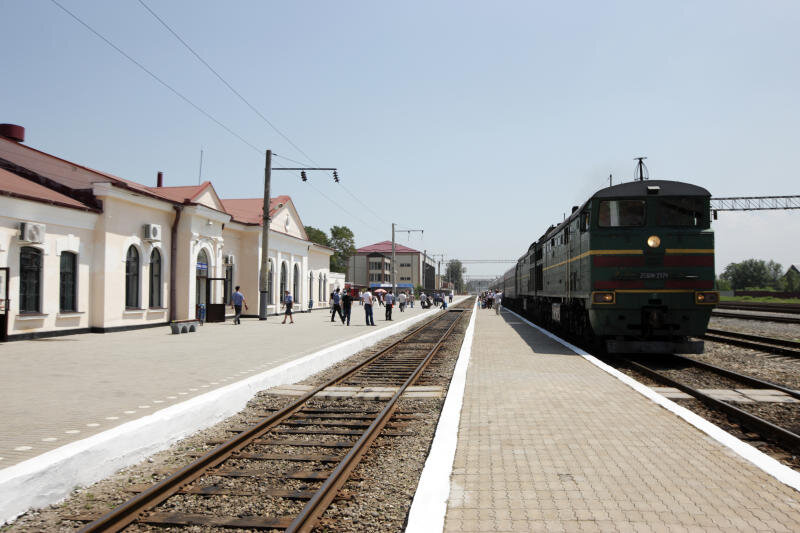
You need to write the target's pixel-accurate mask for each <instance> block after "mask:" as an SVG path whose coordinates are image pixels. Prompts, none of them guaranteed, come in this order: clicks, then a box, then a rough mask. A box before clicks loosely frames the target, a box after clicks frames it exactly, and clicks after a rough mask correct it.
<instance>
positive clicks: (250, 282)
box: [0, 125, 344, 340]
mask: <svg viewBox="0 0 800 533" xmlns="http://www.w3.org/2000/svg"><path fill="white" fill-rule="evenodd" d="M23 142H24V130H23V129H22V128H20V127H19V126H13V125H0V340H7V339H15V338H16V339H20V338H32V337H39V336H53V335H61V334H67V333H83V332H89V331H94V332H105V331H114V330H121V329H130V328H138V327H148V326H156V325H162V324H165V323H167V322H168V321H170V320H180V319H192V318H199V317H200V315H201V314H203V313H206V314H207V315H206V318H207V319H209V320H224V317H225V315H226V314H230V313H232V311H233V308H232V307H231V306H230V298H231V294H232V292H233V287H234V286H236V285H240V286H241V288H242V289H241V290H242V292H243V293H244V295H245V297H246V299H247V302H248V305H249V308H250V311H249V314H251V315H253V314H255V315H257V314H258V298H259V279H260V278H259V276H260V263H261V259H260V257H261V226H262V220H261V219H262V206H263V200H262V199H261V198H245V199H221V198H220V197H219V196H218V195H217V192H216V191H215V190H214V186H213V185H212V184H211V183H210V182H205V183H202V184H200V185H193V186H181V187H166V186H164V184H163V178H162V175H161V174H160V173H159V175H158V177H157V180H156V184H155V187H151V186H147V185H143V184H140V183H136V182H134V181H130V180H127V179H123V178H120V177H117V176H113V175H111V174H107V173H105V172H101V171H98V170H93V169H91V168H89V167H86V166H84V165H80V164H77V163H73V162H70V161H67V160H64V159H61V158H59V157H56V156H53V155H50V154H47V153H44V152H41V151H39V150H36V149H34V148H31V147H29V146H26V145H25V144H23ZM270 217H271V223H270V240H269V246H270V249H269V260H270V265H271V275H270V277H269V296H268V301H269V306H268V310H269V312H270V313H277V312H279V311H280V309H279V305H280V299H279V298H281V297H282V295H283V291H284V290H286V289H288V290H289V291H291V293H292V294H293V295H294V299H295V309H296V310H299V311H305V310H308V309H309V308H319V307H327V304H328V296H327V295H328V294H329V292H330V291H332V290H334V289H335V288H336V287H344V275H343V274H337V273H332V272H330V257H331V255H332V254H333V250H332V249H331V248H328V247H326V246H321V245H319V244H315V243H313V242H311V241H309V240H308V237H307V235H306V233H305V229H304V226H303V223H302V222H301V220H300V216H299V214H298V212H297V210H296V208H295V205H294V203H293V202H292V199H291V198H290V197H288V196H278V197H276V198H272V199H271V200H270ZM212 315H214V316H212Z"/></svg>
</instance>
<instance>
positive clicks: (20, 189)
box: [0, 136, 305, 234]
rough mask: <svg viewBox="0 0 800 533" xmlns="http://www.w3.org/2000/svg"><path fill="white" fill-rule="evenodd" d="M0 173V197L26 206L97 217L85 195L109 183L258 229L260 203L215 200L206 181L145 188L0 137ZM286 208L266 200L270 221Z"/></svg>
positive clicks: (280, 199)
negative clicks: (22, 200)
mask: <svg viewBox="0 0 800 533" xmlns="http://www.w3.org/2000/svg"><path fill="white" fill-rule="evenodd" d="M2 163H5V164H2ZM17 170H18V171H17ZM0 172H2V175H0V194H4V195H7V196H17V197H21V198H23V197H24V198H26V199H29V200H32V201H38V202H44V203H51V204H55V205H61V206H64V207H73V208H76V209H89V210H95V211H99V209H97V206H95V205H90V204H89V203H87V202H86V196H87V194H88V195H91V193H90V191H91V190H92V187H93V185H94V184H95V183H110V184H111V185H114V186H117V187H120V188H123V189H127V190H129V191H131V192H134V193H137V194H142V195H144V196H148V197H150V198H156V199H159V200H164V201H168V202H171V203H174V204H180V205H194V204H199V203H202V204H203V205H205V206H207V207H210V208H212V209H216V210H218V211H221V212H224V213H227V214H229V215H230V216H231V218H232V220H233V221H235V222H240V223H243V224H247V225H257V226H260V225H261V223H262V212H263V209H262V207H263V199H262V198H242V199H230V200H222V199H220V198H219V197H218V196H217V193H216V191H215V190H214V186H213V185H212V183H211V182H210V181H205V182H203V183H201V184H199V185H187V186H175V187H150V186H148V185H143V184H141V183H137V182H135V181H132V180H128V179H124V178H121V177H119V176H115V175H113V174H109V173H107V172H103V171H100V170H96V169H93V168H90V167H87V166H84V165H80V164H78V163H75V162H72V161H68V160H66V159H62V158H60V157H57V156H55V155H52V154H48V153H47V152H43V151H41V150H37V149H35V148H31V147H30V146H27V145H25V144H23V143H21V142H17V141H14V140H11V139H7V138H4V137H2V136H0ZM287 204H288V205H292V200H291V198H290V197H289V196H286V195H282V196H277V197H274V198H271V199H270V216H273V215H274V214H275V213H276V212H277V210H278V209H279V208H280V207H282V206H284V205H287ZM97 205H99V204H97ZM295 215H296V211H295ZM298 218H299V217H298ZM301 233H303V234H305V230H304V229H302V231H301Z"/></svg>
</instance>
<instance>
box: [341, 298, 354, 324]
mask: <svg viewBox="0 0 800 533" xmlns="http://www.w3.org/2000/svg"><path fill="white" fill-rule="evenodd" d="M352 306H353V297H352V296H350V293H349V292H347V291H345V292H344V294H343V295H342V324H344V319H345V318H347V325H348V326H349V325H350V310H351V308H352Z"/></svg>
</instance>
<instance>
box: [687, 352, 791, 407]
mask: <svg viewBox="0 0 800 533" xmlns="http://www.w3.org/2000/svg"><path fill="white" fill-rule="evenodd" d="M672 357H673V358H675V359H678V360H679V361H684V362H687V363H689V364H691V365H694V366H696V367H698V368H702V369H704V370H708V371H710V372H716V373H717V374H720V375H723V376H725V377H728V378H731V379H735V380H739V381H742V382H744V383H748V384H750V385H756V386H758V387H761V388H765V389H775V390H779V391H781V392H782V393H784V394H788V395H789V396H792V397H794V398H797V399H799V400H800V391H798V390H794V389H790V388H787V387H784V386H783V385H778V384H776V383H771V382H769V381H764V380H762V379H758V378H755V377H753V376H748V375H746V374H740V373H738V372H735V371H733V370H728V369H727V368H720V367H718V366H714V365H710V364H708V363H704V362H703V361H698V360H697V359H692V358H691V357H686V356H684V355H678V354H672Z"/></svg>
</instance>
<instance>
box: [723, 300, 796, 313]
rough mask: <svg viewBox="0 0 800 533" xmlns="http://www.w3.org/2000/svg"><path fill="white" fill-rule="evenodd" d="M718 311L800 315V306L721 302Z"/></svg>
mask: <svg viewBox="0 0 800 533" xmlns="http://www.w3.org/2000/svg"><path fill="white" fill-rule="evenodd" d="M717 308H718V309H735V310H739V311H760V312H765V313H788V314H792V315H800V304H778V303H765V302H753V303H749V302H724V301H723V302H719V303H718V304H717Z"/></svg>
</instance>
